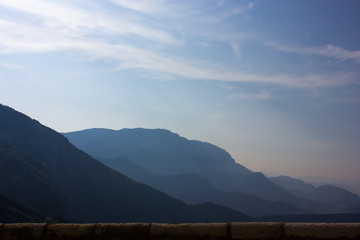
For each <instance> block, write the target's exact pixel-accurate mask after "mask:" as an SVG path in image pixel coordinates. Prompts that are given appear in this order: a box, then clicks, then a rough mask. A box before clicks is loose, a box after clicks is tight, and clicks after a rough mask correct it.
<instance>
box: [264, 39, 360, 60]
mask: <svg viewBox="0 0 360 240" xmlns="http://www.w3.org/2000/svg"><path fill="white" fill-rule="evenodd" d="M267 45H269V46H272V47H274V48H275V49H277V50H279V51H283V52H291V53H298V54H306V55H317V56H324V57H330V58H335V59H338V60H341V61H346V60H353V61H356V62H357V63H360V51H349V50H347V49H344V48H341V47H338V46H334V45H332V44H327V45H326V46H321V47H297V46H286V45H280V44H276V43H268V44H267Z"/></svg>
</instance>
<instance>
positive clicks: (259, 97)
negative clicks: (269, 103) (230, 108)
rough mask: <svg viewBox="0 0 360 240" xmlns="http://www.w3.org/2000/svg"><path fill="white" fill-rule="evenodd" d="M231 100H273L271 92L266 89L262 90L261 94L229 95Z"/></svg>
mask: <svg viewBox="0 0 360 240" xmlns="http://www.w3.org/2000/svg"><path fill="white" fill-rule="evenodd" d="M229 98H242V99H248V100H265V99H269V98H271V94H270V92H268V91H267V90H265V89H262V90H261V91H260V92H256V93H235V94H231V95H229Z"/></svg>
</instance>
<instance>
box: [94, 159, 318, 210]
mask: <svg viewBox="0 0 360 240" xmlns="http://www.w3.org/2000/svg"><path fill="white" fill-rule="evenodd" d="M99 161H101V162H102V163H104V164H105V165H107V166H109V167H111V168H113V169H115V170H117V171H119V172H121V173H123V174H124V175H126V176H128V177H130V178H132V179H134V180H136V181H139V182H141V183H145V184H148V185H150V186H152V187H154V188H156V189H159V190H161V191H163V192H165V193H167V194H169V195H170V196H172V197H175V198H178V199H180V200H183V201H184V202H186V203H190V204H199V203H203V202H212V203H217V204H221V205H224V206H227V207H229V208H232V209H235V210H238V211H240V212H243V213H245V214H247V215H250V216H265V215H276V214H281V215H285V214H288V215H290V214H309V213H311V211H306V210H301V209H299V208H296V207H294V206H292V205H290V204H286V203H282V202H279V201H266V200H264V199H261V198H258V197H254V196H251V195H247V194H243V193H240V192H235V191H234V192H225V191H220V190H217V189H216V188H214V187H213V186H212V185H211V183H210V182H209V181H208V180H207V178H205V177H200V176H199V175H198V174H195V173H183V174H166V175H162V174H154V173H151V172H150V171H148V170H146V169H144V168H142V167H140V166H139V165H137V164H136V163H134V162H132V161H131V160H129V159H128V158H126V157H119V158H115V159H99Z"/></svg>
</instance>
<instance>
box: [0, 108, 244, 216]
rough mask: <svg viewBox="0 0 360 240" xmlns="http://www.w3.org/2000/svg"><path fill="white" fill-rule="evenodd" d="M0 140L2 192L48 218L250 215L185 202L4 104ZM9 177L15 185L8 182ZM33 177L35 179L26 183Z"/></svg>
mask: <svg viewBox="0 0 360 240" xmlns="http://www.w3.org/2000/svg"><path fill="white" fill-rule="evenodd" d="M0 140H1V141H2V142H3V144H2V147H1V148H0V159H1V164H2V168H1V171H2V172H3V173H4V174H6V179H2V180H1V182H2V183H3V184H2V185H0V192H3V193H5V194H7V195H8V196H9V197H11V198H14V199H16V200H17V201H20V202H21V203H23V204H25V205H32V207H33V208H34V210H36V211H38V212H40V213H41V214H46V215H50V217H56V216H54V215H58V214H61V217H64V218H66V219H68V220H69V221H72V222H139V221H142V222H173V223H176V222H218V221H244V220H248V219H249V217H247V216H246V215H244V214H242V213H240V212H237V211H234V210H231V209H229V208H226V207H223V206H219V205H215V204H210V203H204V204H201V205H187V204H185V203H183V202H182V201H180V200H177V199H175V198H172V197H170V196H168V195H166V194H164V193H162V192H160V191H158V190H156V189H154V188H151V187H149V186H147V185H144V184H140V183H138V182H136V181H134V180H132V179H130V178H128V177H126V176H124V175H122V174H121V173H119V172H117V171H115V170H113V169H111V168H109V167H106V166H105V165H104V164H102V163H100V162H99V161H97V160H95V159H93V158H92V157H90V156H89V155H88V154H86V153H84V152H83V151H80V150H79V149H77V148H76V147H75V146H73V145H72V144H70V143H69V141H68V140H67V139H66V138H65V137H64V136H62V135H61V134H59V133H57V132H55V131H54V130H52V129H50V128H47V127H45V126H43V125H41V124H40V123H39V122H38V121H35V120H33V119H31V118H29V117H27V116H25V115H23V114H21V113H19V112H17V111H15V110H14V109H11V108H9V107H6V106H3V105H0ZM25 160H26V161H25ZM25 169H28V170H29V171H25ZM7 179H10V180H9V181H10V182H11V183H12V186H13V187H8V186H7V184H5V183H6V181H7ZM11 179H13V181H12V180H11ZM29 179H31V180H32V182H27V180H29ZM18 183H19V184H18ZM22 186H23V187H22ZM52 193H53V195H51V194H52ZM43 196H53V198H55V199H56V197H57V196H59V203H60V205H59V206H57V205H56V204H55V203H56V202H57V201H54V202H52V200H51V198H49V197H45V198H44V199H42V197H43ZM36 201H39V202H41V201H44V202H45V203H46V204H47V205H48V206H49V208H50V210H52V211H50V210H49V211H48V210H44V209H43V207H42V206H41V205H36V204H35V203H36ZM62 201H64V204H62V203H63V202H62ZM52 204H53V205H52Z"/></svg>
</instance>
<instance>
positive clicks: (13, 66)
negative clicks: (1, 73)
mask: <svg viewBox="0 0 360 240" xmlns="http://www.w3.org/2000/svg"><path fill="white" fill-rule="evenodd" d="M0 67H3V68H7V69H12V70H20V69H22V68H23V66H20V65H17V64H13V63H9V62H6V61H0Z"/></svg>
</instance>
